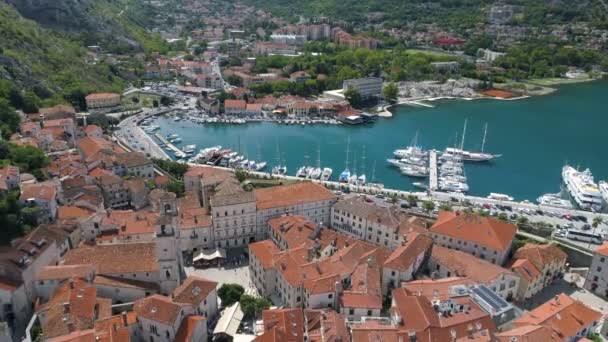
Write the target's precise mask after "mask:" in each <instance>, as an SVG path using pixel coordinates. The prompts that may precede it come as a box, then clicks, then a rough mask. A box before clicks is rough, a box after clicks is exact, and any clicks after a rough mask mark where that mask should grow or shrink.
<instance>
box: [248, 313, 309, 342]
mask: <svg viewBox="0 0 608 342" xmlns="http://www.w3.org/2000/svg"><path fill="white" fill-rule="evenodd" d="M262 318H263V320H264V333H263V335H266V334H267V333H270V336H261V337H260V339H259V341H263V342H270V341H277V342H278V341H282V342H300V341H304V315H303V313H302V309H275V310H264V312H263V313H262ZM273 330H279V331H280V333H279V334H280V336H282V338H281V339H280V340H278V339H274V338H272V339H271V338H269V337H271V336H275V334H274V332H273ZM256 341H258V340H256Z"/></svg>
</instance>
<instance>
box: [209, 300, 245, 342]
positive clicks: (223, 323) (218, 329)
mask: <svg viewBox="0 0 608 342" xmlns="http://www.w3.org/2000/svg"><path fill="white" fill-rule="evenodd" d="M243 316H244V314H243V311H242V310H241V304H240V303H239V302H236V303H234V304H232V305H231V306H229V307H227V308H226V309H225V310H224V311H223V312H222V317H220V319H219V320H218V321H217V325H216V326H215V329H214V330H213V334H214V335H215V334H226V335H229V336H232V337H234V335H236V332H237V330H238V329H239V326H240V325H241V321H242V320H243Z"/></svg>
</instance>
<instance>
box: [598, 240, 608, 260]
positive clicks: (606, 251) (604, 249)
mask: <svg viewBox="0 0 608 342" xmlns="http://www.w3.org/2000/svg"><path fill="white" fill-rule="evenodd" d="M595 253H597V254H599V255H603V256H606V257H608V241H605V242H604V243H603V244H602V245H601V246H599V247H598V248H596V249H595Z"/></svg>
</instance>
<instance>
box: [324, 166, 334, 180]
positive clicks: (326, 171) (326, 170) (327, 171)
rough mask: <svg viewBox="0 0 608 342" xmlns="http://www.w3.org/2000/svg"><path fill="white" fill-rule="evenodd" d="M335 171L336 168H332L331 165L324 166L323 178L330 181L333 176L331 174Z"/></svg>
mask: <svg viewBox="0 0 608 342" xmlns="http://www.w3.org/2000/svg"><path fill="white" fill-rule="evenodd" d="M333 172H334V170H332V169H330V168H329V167H326V168H323V172H322V173H321V180H322V181H328V180H329V179H330V178H331V174H332V173H333Z"/></svg>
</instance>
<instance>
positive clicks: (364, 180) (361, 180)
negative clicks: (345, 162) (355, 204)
mask: <svg viewBox="0 0 608 342" xmlns="http://www.w3.org/2000/svg"><path fill="white" fill-rule="evenodd" d="M365 183H367V177H366V176H365V174H362V175H359V177H357V185H361V186H363V185H365Z"/></svg>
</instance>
